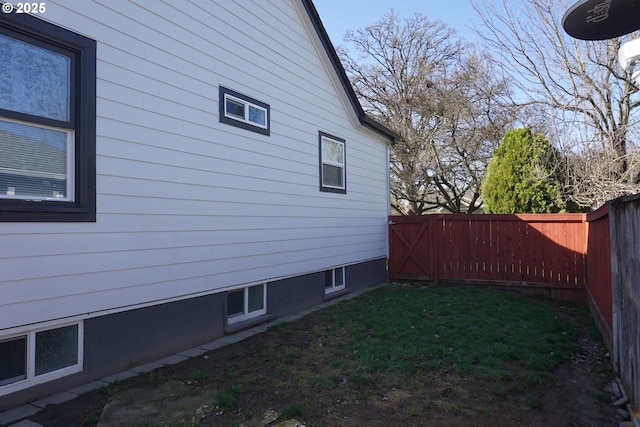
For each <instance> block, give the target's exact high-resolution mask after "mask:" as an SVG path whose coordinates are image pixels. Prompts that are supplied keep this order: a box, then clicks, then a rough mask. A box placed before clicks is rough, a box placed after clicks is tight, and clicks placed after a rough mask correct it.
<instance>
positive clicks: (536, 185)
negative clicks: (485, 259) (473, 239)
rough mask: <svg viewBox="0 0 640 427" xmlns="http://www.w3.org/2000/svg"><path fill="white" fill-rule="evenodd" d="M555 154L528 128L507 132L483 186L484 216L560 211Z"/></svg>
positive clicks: (561, 203)
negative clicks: (490, 214)
mask: <svg viewBox="0 0 640 427" xmlns="http://www.w3.org/2000/svg"><path fill="white" fill-rule="evenodd" d="M557 164H558V153H557V151H556V150H555V149H554V148H553V147H552V146H551V144H549V142H548V141H547V139H546V138H544V137H543V136H542V135H540V134H535V133H533V132H532V131H531V129H529V128H524V129H515V130H512V131H509V132H507V134H506V135H505V137H504V139H503V140H502V143H501V144H500V146H499V147H498V148H497V149H496V151H495V152H494V154H493V158H492V159H491V162H490V163H489V166H488V168H487V174H486V176H485V179H484V181H483V183H482V199H483V201H484V211H485V213H501V214H513V213H552V212H559V211H560V210H562V209H563V207H564V206H563V202H562V198H561V192H560V182H559V180H558V178H557V175H556V172H555V170H556V168H555V166H556V165H557Z"/></svg>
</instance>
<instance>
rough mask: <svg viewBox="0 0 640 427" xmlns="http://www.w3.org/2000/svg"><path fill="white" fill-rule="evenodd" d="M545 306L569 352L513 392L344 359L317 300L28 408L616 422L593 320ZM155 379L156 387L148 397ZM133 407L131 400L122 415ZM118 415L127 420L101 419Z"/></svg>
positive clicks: (502, 422)
mask: <svg viewBox="0 0 640 427" xmlns="http://www.w3.org/2000/svg"><path fill="white" fill-rule="evenodd" d="M553 310H555V312H556V313H557V315H559V316H562V317H563V318H565V319H567V321H569V322H571V323H573V324H574V325H575V326H576V328H577V329H576V330H577V331H578V333H577V334H576V335H575V336H574V337H573V338H572V339H574V340H575V341H576V343H575V344H576V346H575V352H574V353H573V354H572V357H571V361H570V362H566V363H564V364H562V365H561V366H560V367H559V368H558V369H556V370H555V371H554V372H553V375H551V376H550V380H549V381H547V382H546V383H544V384H535V385H532V386H531V387H528V388H526V389H523V390H521V391H513V390H510V391H508V392H501V391H500V390H499V389H496V386H495V384H492V383H490V382H487V381H486V380H480V379H477V378H475V377H473V376H460V375H456V374H454V373H453V372H452V371H449V370H448V369H447V367H443V368H442V369H440V370H437V371H430V372H425V373H417V374H416V375H414V376H413V377H411V378H410V379H407V378H406V377H402V376H398V377H395V376H394V375H389V374H385V375H383V374H381V373H373V374H371V373H366V372H357V371H356V372H354V371H353V370H351V371H347V370H344V367H343V366H341V364H340V358H338V357H336V358H335V360H332V358H331V357H327V355H331V354H337V349H340V348H342V347H344V346H345V343H346V335H345V334H346V332H345V333H333V334H331V333H327V331H330V330H333V329H330V327H331V324H332V321H333V319H332V317H331V316H324V315H323V312H322V311H320V312H316V313H313V314H312V315H310V316H307V317H306V318H304V319H302V320H301V321H298V322H296V323H294V324H288V325H286V327H277V328H273V329H270V330H268V331H266V332H264V333H261V334H258V335H255V336H253V337H251V338H249V339H246V340H244V341H241V342H238V343H235V344H232V345H228V346H226V347H223V348H220V349H217V350H215V351H212V352H209V353H207V354H204V355H202V356H199V357H196V358H193V359H190V360H188V361H185V362H183V363H180V364H177V365H173V366H168V367H164V368H161V369H158V370H156V371H153V372H151V373H147V374H143V375H141V376H139V377H136V378H132V379H130V380H127V381H124V382H122V383H119V384H116V385H112V386H110V387H108V388H105V389H102V390H97V391H94V392H91V393H89V394H87V395H84V396H81V397H79V398H77V399H75V400H73V401H69V402H66V403H63V404H60V405H57V406H51V407H48V408H46V409H45V410H43V411H41V412H40V413H38V414H36V415H34V416H32V417H30V419H31V420H32V421H35V422H38V423H40V424H42V425H44V426H47V427H56V426H64V427H67V426H82V425H86V426H93V425H96V424H97V423H98V420H99V419H100V416H101V415H102V417H103V419H102V422H101V424H100V425H101V426H102V425H104V426H109V425H132V426H135V425H140V426H142V425H148V426H162V425H167V426H182V425H192V424H193V425H199V426H220V425H222V426H234V425H235V426H240V425H247V426H248V425H256V424H255V422H256V421H255V420H257V419H260V418H262V417H263V416H264V414H266V413H274V412H275V413H277V414H280V417H279V420H283V419H287V418H296V419H299V420H301V421H303V422H304V423H305V425H306V426H308V427H309V426H361V425H367V426H408V425H421V426H453V425H455V426H476V427H479V426H514V425H517V426H541V427H542V426H545V427H546V426H583V427H607V426H617V425H618V421H617V420H616V414H615V409H614V407H613V405H612V404H611V401H612V396H611V393H610V391H609V390H608V389H607V384H609V382H610V379H611V374H610V371H608V368H607V367H608V361H607V356H606V351H605V350H604V348H603V346H602V345H601V344H600V343H599V339H598V337H596V336H594V334H593V327H592V325H589V324H586V323H585V319H584V316H580V315H578V314H577V313H576V312H575V311H572V310H567V309H565V308H561V307H553ZM514 369H518V368H517V367H516V366H514ZM161 389H165V393H164V394H162V396H160V397H157V396H156V397H152V392H151V391H152V390H161ZM167 395H168V396H174V397H173V398H172V399H167V397H166V396H167ZM223 397H224V399H223ZM171 400H174V401H180V405H181V406H180V408H181V409H180V411H182V412H181V414H182V415H180V416H179V417H175V416H169V415H167V412H168V411H173V409H169V407H171V405H170V403H171V402H170V401H171ZM189 400H191V401H190V402H188V401H189ZM145 401H147V402H148V403H144V402H145ZM185 402H186V403H188V404H187V405H186V406H185ZM105 406H107V408H106V410H105ZM133 407H139V408H140V409H138V410H136V411H133V412H127V413H126V414H125V408H129V409H130V408H133ZM142 408H144V409H142ZM103 410H105V411H104V414H102V412H103ZM127 410H128V409H127ZM198 411H199V412H198ZM123 414H125V415H126V416H125V417H124V418H122V417H121V416H122V415H123ZM174 414H175V412H174ZM118 416H120V418H118V419H124V420H125V421H124V422H125V423H128V424H117V422H115V421H109V420H113V419H115V418H113V417H118ZM194 416H195V417H194ZM271 420H273V418H271ZM273 422H275V421H273ZM252 423H254V424H252ZM258 424H259V423H258Z"/></svg>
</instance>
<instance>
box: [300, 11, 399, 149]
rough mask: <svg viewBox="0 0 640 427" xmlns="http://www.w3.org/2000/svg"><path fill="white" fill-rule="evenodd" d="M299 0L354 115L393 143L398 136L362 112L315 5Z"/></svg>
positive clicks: (364, 124) (362, 123)
mask: <svg viewBox="0 0 640 427" xmlns="http://www.w3.org/2000/svg"><path fill="white" fill-rule="evenodd" d="M301 1H302V4H303V6H304V8H305V10H306V11H307V14H308V15H309V18H310V19H311V23H312V24H313V27H314V28H315V30H316V33H318V37H319V38H320V41H321V42H322V46H323V47H324V49H325V51H326V53H327V56H328V57H329V60H330V61H331V64H332V65H333V68H334V69H335V72H336V74H337V75H338V78H339V80H340V83H341V84H342V87H343V89H344V91H345V92H346V94H347V97H348V98H349V101H350V103H351V106H352V107H353V110H354V111H355V113H356V116H357V117H358V120H359V121H360V124H361V125H363V126H366V127H368V128H370V129H372V130H374V131H375V132H377V133H379V134H380V135H382V136H384V137H385V138H387V139H389V140H390V141H391V143H392V144H393V143H395V141H396V139H397V138H399V135H398V134H397V133H395V132H393V131H392V130H391V129H389V128H387V127H386V126H384V125H383V124H381V123H379V122H377V121H375V120H374V119H372V118H371V117H369V116H368V115H367V114H366V113H365V112H364V109H363V108H362V105H361V104H360V101H359V100H358V96H357V95H356V93H355V91H354V90H353V86H351V82H350V81H349V77H347V73H346V72H345V70H344V67H343V66H342V62H340V58H338V54H337V53H336V50H335V48H334V47H333V43H331V40H330V39H329V35H328V34H327V30H325V28H324V25H323V24H322V21H321V20H320V15H318V11H317V10H316V7H315V6H314V5H313V1H312V0H301Z"/></svg>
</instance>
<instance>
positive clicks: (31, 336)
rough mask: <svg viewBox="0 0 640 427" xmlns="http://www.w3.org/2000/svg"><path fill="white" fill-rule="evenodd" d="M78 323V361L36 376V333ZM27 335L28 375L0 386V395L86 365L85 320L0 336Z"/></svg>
mask: <svg viewBox="0 0 640 427" xmlns="http://www.w3.org/2000/svg"><path fill="white" fill-rule="evenodd" d="M72 325H78V361H77V363H76V364H75V365H71V366H67V367H65V368H61V369H57V370H55V371H51V372H47V373H45V374H41V375H38V376H36V375H35V369H36V360H35V358H36V334H37V333H38V332H43V331H48V330H51V329H58V328H64V327H65V326H72ZM25 335H26V337H27V355H26V356H27V375H26V376H27V377H26V378H25V379H22V380H19V381H16V382H13V383H10V384H5V385H3V386H0V396H2V395H5V394H9V393H14V392H16V391H19V390H23V389H25V388H29V387H33V386H34V385H37V384H42V383H46V382H48V381H52V380H55V379H58V378H62V377H65V376H67V375H71V374H75V373H76V372H81V371H82V369H83V366H84V322H82V321H80V322H74V323H65V324H60V325H55V326H51V327H47V328H41V329H33V330H29V331H27V332H22V333H19V334H13V335H9V336H6V337H0V339H1V340H3V341H4V340H10V339H11V338H16V337H21V336H25Z"/></svg>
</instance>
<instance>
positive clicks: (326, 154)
mask: <svg viewBox="0 0 640 427" xmlns="http://www.w3.org/2000/svg"><path fill="white" fill-rule="evenodd" d="M318 145H319V151H320V191H329V192H333V193H343V194H344V193H346V192H347V162H346V142H345V140H344V139H341V138H337V137H335V136H332V135H329V134H327V133H324V132H320V135H319V137H318Z"/></svg>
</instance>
